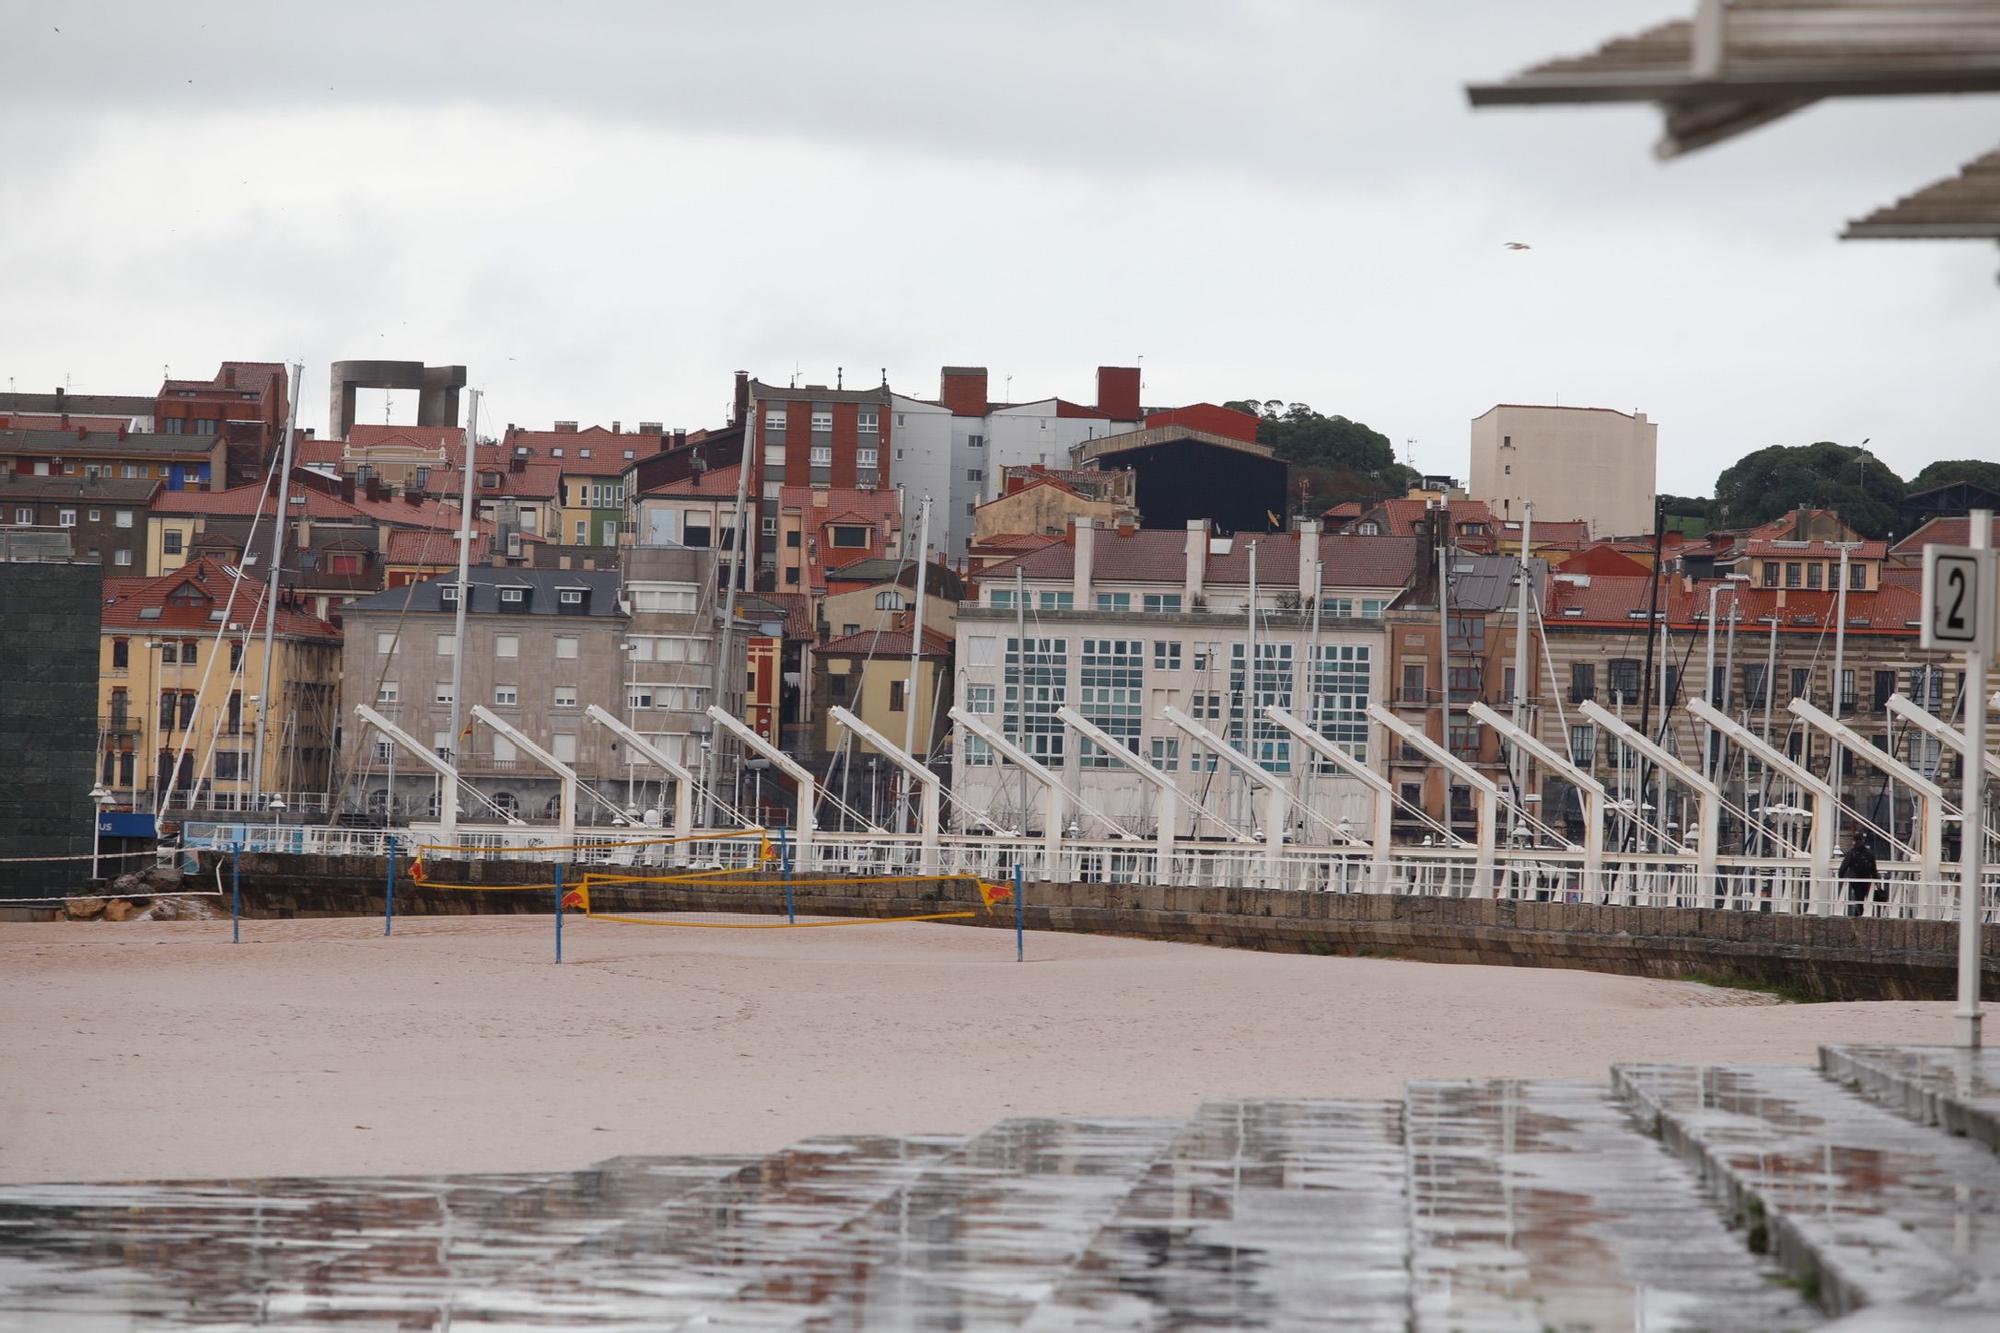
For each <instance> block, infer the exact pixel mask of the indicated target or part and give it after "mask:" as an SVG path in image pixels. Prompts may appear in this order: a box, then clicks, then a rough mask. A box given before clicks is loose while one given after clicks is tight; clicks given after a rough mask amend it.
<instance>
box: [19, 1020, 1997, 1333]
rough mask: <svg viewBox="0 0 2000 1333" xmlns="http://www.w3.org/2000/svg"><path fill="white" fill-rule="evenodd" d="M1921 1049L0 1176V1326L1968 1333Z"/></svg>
mask: <svg viewBox="0 0 2000 1333" xmlns="http://www.w3.org/2000/svg"><path fill="white" fill-rule="evenodd" d="M1864 1060H1865V1061H1868V1062H1872V1064H1869V1065H1868V1068H1869V1069H1870V1070H1872V1071H1873V1072H1872V1073H1871V1074H1870V1075H1869V1077H1870V1078H1871V1079H1872V1080H1873V1081H1872V1082H1868V1083H1865V1084H1864V1083H1863V1082H1862V1080H1861V1077H1860V1075H1859V1074H1857V1073H1856V1072H1855V1071H1856V1070H1857V1069H1858V1068H1860V1067H1861V1066H1860V1064H1859V1063H1856V1062H1860V1061H1864ZM1941 1068H1942V1067H1941V1066H1939V1065H1937V1064H1936V1063H1935V1062H1934V1061H1933V1060H1932V1058H1931V1057H1930V1056H1928V1055H1924V1054H1921V1053H1916V1054H1912V1053H1908V1052H1884V1051H1880V1050H1872V1049H1871V1050H1868V1051H1865V1052H1861V1053H1859V1054H1857V1055H1855V1057H1854V1061H1850V1062H1849V1063H1847V1064H1842V1063H1841V1062H1840V1061H1838V1060H1836V1059H1835V1053H1833V1052H1829V1055H1828V1062H1827V1071H1828V1076H1822V1075H1820V1074H1818V1073H1816V1072H1814V1071H1811V1070H1805V1069H1691V1068H1668V1067H1654V1066H1634V1067H1626V1068H1622V1069H1620V1070H1618V1071H1616V1074H1615V1077H1614V1080H1613V1083H1612V1085H1611V1086H1594V1085H1587V1084H1575V1083H1550V1082H1521V1081H1514V1080H1490V1079H1489V1080H1475V1081H1466V1082H1440V1083H1419V1084H1414V1085H1412V1086H1411V1087H1410V1089H1409V1090H1408V1092H1407V1094H1406V1096H1405V1097H1403V1098H1401V1099H1396V1100H1385V1101H1315V1100H1297V1099H1289V1100H1288V1099H1273V1100H1260V1101H1226V1102H1215V1103H1211V1104H1209V1105H1206V1106H1204V1107H1202V1108H1201V1110H1200V1111H1199V1112H1198V1113H1197V1114H1195V1115H1194V1116H1191V1117H1189V1118H1187V1119H1184V1120H1182V1119H1131V1118H1103V1117H1066V1118H1049V1119H1023V1120H1010V1121H1004V1122H1002V1123H1000V1124H998V1125H995V1126H993V1127H992V1128H991V1129H988V1130H986V1131H985V1132H983V1133H981V1134H977V1135H974V1136H972V1137H970V1138H963V1137H953V1136H932V1135H911V1136H853V1137H842V1138H827V1139H816V1140H809V1141H807V1142H804V1143H801V1144H798V1145H795V1146H794V1147H792V1148H789V1149H787V1150H785V1151H783V1152H779V1153H773V1154H771V1155H769V1156H766V1157H755V1158H752V1157H704V1158H674V1157H625V1158H617V1159H613V1160H612V1161H608V1162H604V1163H601V1164H599V1165H598V1166H595V1167H592V1168H590V1169H588V1170H584V1171H576V1172H558V1173H548V1174H520V1175H480V1176H458V1177H438V1178H431V1179H418V1178H382V1179H370V1178H349V1179H294V1180H240V1181H205V1182H182V1183H169V1184H114V1185H32V1186H12V1187H0V1330H8V1331H11V1330H35V1331H36V1333H41V1331H42V1330H55V1331H57V1333H70V1331H72V1330H99V1329H107V1330H108V1329H117V1330H127V1329H245V1328H258V1329H322V1328H328V1327H339V1328H342V1329H369V1330H373V1329H396V1330H416V1329H429V1330H444V1329H449V1328H453V1327H479V1328H488V1329H499V1328H510V1329H555V1328H577V1329H647V1330H654V1329H679V1328H695V1327H701V1328H731V1329H791V1330H854V1329H926V1330H929V1329H968V1330H970V1329H987V1328H1026V1329H1033V1330H1039V1331H1040V1333H1060V1331H1066V1330H1067V1331H1074V1333H1082V1331H1084V1330H1104V1331H1109V1330H1196V1329H1261V1330H1286V1329H1319V1328H1368V1329H1375V1328H1385V1329H1423V1330H1431V1329H1437V1330H1445V1329H1450V1330H1465V1331H1467V1333H1474V1331H1477V1330H1489V1329H1491V1330H1499V1329H1507V1330H1512V1329H1525V1330H1531V1331H1533V1330H1545V1329H1562V1330H1569V1329H1599V1328H1606V1329H1621V1328H1622V1329H1645V1330H1667V1329H1713V1330H1729V1329H1745V1330H1747V1329H1760V1330H1761V1329H1772V1330H1784V1329H1796V1328H1807V1327H1813V1326H1816V1325H1818V1324H1820V1323H1822V1322H1824V1320H1825V1319H1826V1318H1827V1315H1828V1314H1829V1313H1836V1314H1837V1313H1844V1312H1848V1311H1854V1310H1859V1309H1861V1308H1862V1307H1869V1308H1868V1310H1867V1317H1868V1319H1869V1320H1872V1321H1873V1322H1870V1323H1867V1324H1866V1326H1868V1327H1908V1326H1923V1327H1927V1328H1932V1329H1935V1330H1938V1331H1939V1333H1942V1330H1944V1329H1947V1328H1955V1327H1959V1326H1965V1327H1986V1326H1993V1327H2000V1318H1995V1319H1989V1318H1988V1316H1992V1315H1994V1314H1995V1312H2000V1241H1996V1237H2000V1229H1996V1228H1995V1226H1994V1224H1993V1219H1994V1211H1995V1208H1994V1204H1995V1200H1996V1199H2000V1156H1996V1155H1995V1154H1994V1153H1993V1152H1991V1151H1989V1150H1988V1149H1987V1148H1986V1147H1985V1146H1983V1145H1982V1144H1980V1143H1978V1142H1976V1141H1972V1140H1968V1139H1966V1138H1962V1137H1954V1136H1952V1135H1951V1134H1949V1133H1946V1132H1943V1131H1941V1130H1940V1129H1938V1128H1937V1127H1936V1126H1935V1123H1934V1121H1935V1117H1936V1115H1937V1114H1938V1111H1937V1108H1938V1105H1939V1101H1938V1098H1939V1097H1941V1096H1944V1095H1945V1093H1946V1092H1947V1091H1948V1092H1950V1093H1951V1094H1952V1095H1955V1096H1958V1097H1960V1098H1961V1099H1969V1100H1967V1101H1966V1104H1968V1105H1970V1104H1972V1101H1973V1100H1976V1099H1977V1098H1980V1097H1985V1096H1988V1095H1990V1094H1991V1093H1992V1090H1993V1088H1994V1086H1995V1085H1994V1082H1993V1076H1994V1075H1995V1074H2000V1064H1994V1065H1993V1066H1992V1067H1990V1068H1988V1069H1986V1070H1984V1071H1982V1072H1981V1073H1980V1077H1981V1078H1982V1079H1985V1080H1986V1081H1985V1082H1984V1083H1976V1082H1972V1081H1968V1078H1967V1074H1966V1070H1965V1069H1964V1068H1962V1067H1961V1068H1958V1069H1956V1070H1955V1071H1952V1070H1945V1071H1944V1072H1940V1071H1941ZM1947 1074H1950V1075H1951V1077H1950V1078H1947V1077H1946V1075H1947ZM1954 1080H1956V1081H1954ZM1863 1093H1865V1094H1866V1095H1865V1096H1864V1095H1862V1094H1863ZM1920 1094H1921V1095H1920ZM1871 1097H1872V1098H1874V1099H1875V1100H1873V1101H1871V1100H1869V1098H1871ZM1925 1097H1929V1098H1930V1100H1929V1101H1926V1100H1925ZM1926 1115H1929V1116H1931V1117H1932V1119H1930V1120H1927V1119H1926V1118H1925V1117H1926ZM1885 1321H1886V1322H1885ZM1899 1321H1900V1322H1899Z"/></svg>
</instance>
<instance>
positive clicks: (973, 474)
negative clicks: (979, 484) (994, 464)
mask: <svg viewBox="0 0 2000 1333" xmlns="http://www.w3.org/2000/svg"><path fill="white" fill-rule="evenodd" d="M965 479H966V480H967V481H985V480H986V469H984V468H977V467H969V468H967V469H966V470H965Z"/></svg>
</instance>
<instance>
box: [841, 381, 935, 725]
mask: <svg viewBox="0 0 2000 1333" xmlns="http://www.w3.org/2000/svg"><path fill="white" fill-rule="evenodd" d="M845 387H847V367H846V366H835V367H834V368H833V389H834V392H835V393H838V392H840V390H842V389H843V388H845ZM911 716H915V714H912V715H911Z"/></svg>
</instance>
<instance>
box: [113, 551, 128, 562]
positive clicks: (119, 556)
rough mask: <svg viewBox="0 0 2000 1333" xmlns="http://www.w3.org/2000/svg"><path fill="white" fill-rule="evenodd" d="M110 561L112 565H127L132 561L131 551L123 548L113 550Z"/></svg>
mask: <svg viewBox="0 0 2000 1333" xmlns="http://www.w3.org/2000/svg"><path fill="white" fill-rule="evenodd" d="M111 563H112V564H114V565H129V564H131V563H132V553H131V552H130V551H125V550H119V551H114V552H112V554H111Z"/></svg>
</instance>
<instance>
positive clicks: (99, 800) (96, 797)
mask: <svg viewBox="0 0 2000 1333" xmlns="http://www.w3.org/2000/svg"><path fill="white" fill-rule="evenodd" d="M117 800H118V798H117V797H115V796H113V795H112V794H111V793H110V792H109V791H107V790H105V788H104V786H103V784H101V783H100V784H99V785H97V786H95V787H92V788H91V789H90V877H91V879H93V880H95V879H96V878H97V847H98V843H99V840H100V839H101V838H102V836H103V827H104V824H103V819H102V818H101V817H102V815H103V813H104V812H105V811H106V810H108V809H110V808H111V807H112V806H113V805H114V804H116V803H117Z"/></svg>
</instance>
